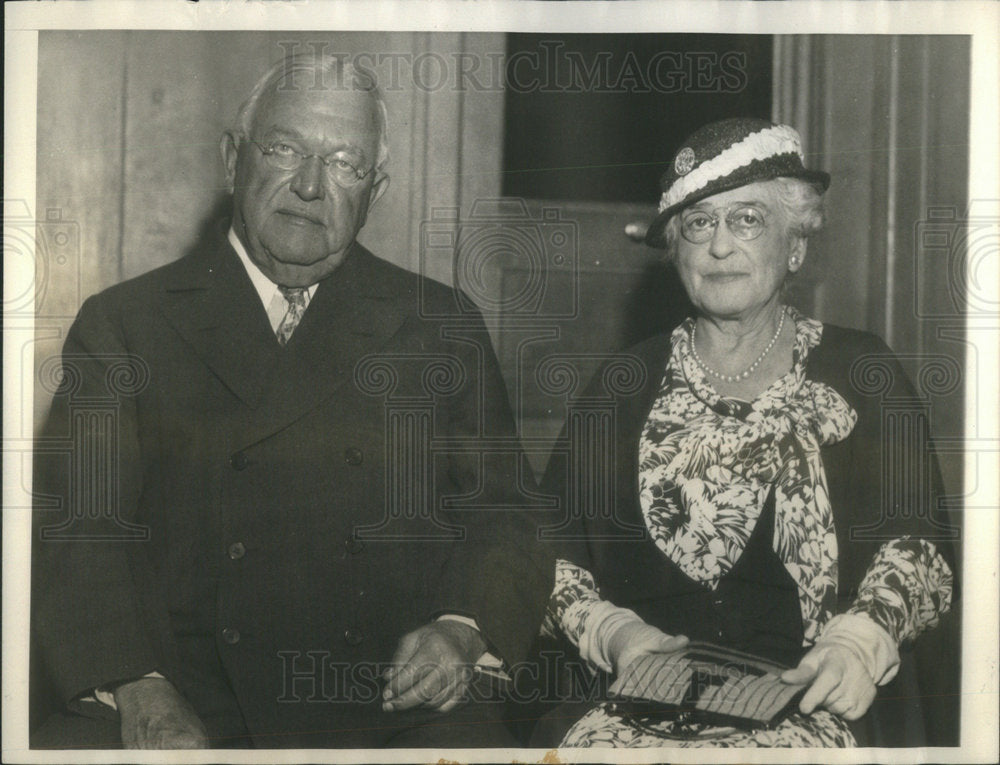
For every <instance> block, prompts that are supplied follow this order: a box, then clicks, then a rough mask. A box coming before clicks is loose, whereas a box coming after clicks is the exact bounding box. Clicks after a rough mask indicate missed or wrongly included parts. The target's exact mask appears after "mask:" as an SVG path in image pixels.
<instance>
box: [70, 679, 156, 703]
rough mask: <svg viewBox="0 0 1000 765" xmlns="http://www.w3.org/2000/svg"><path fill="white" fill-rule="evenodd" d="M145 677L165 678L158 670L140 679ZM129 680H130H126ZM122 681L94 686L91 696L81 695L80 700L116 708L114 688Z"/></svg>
mask: <svg viewBox="0 0 1000 765" xmlns="http://www.w3.org/2000/svg"><path fill="white" fill-rule="evenodd" d="M147 677H158V678H159V679H160V680H166V678H165V677H164V676H163V675H161V674H160V673H159V672H150V673H149V674H148V675H143V676H142V678H140V679H145V678H147ZM126 682H131V681H126ZM121 684H122V683H114V684H112V685H105V686H102V687H100V688H94V693H93V695H91V696H83V697H82V699H81V701H91V700H93V701H96V702H98V703H100V704H104V705H105V706H109V707H111V708H112V709H115V710H117V709H118V705H117V704H116V703H115V688H117V687H118V686H119V685H121Z"/></svg>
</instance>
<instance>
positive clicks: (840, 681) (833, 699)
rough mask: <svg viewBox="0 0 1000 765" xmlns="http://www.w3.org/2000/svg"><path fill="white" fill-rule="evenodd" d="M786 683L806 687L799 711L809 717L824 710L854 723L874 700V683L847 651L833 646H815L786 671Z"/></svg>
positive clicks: (784, 675)
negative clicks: (807, 685)
mask: <svg viewBox="0 0 1000 765" xmlns="http://www.w3.org/2000/svg"><path fill="white" fill-rule="evenodd" d="M781 679H782V680H784V681H785V682H786V683H798V684H803V683H808V684H809V690H807V691H806V693H805V695H804V696H803V697H802V700H801V701H800V702H799V710H800V711H801V712H802V713H803V714H809V713H810V712H812V711H813V710H814V709H816V707H820V706H821V707H824V708H826V709H828V710H829V711H831V712H833V713H834V714H836V715H840V716H841V717H843V718H844V719H845V720H857V719H858V718H859V717H861V716H862V715H863V714H864V713H865V712H867V711H868V707H870V706H871V705H872V702H873V701H874V700H875V681H874V680H872V677H871V675H869V674H868V670H867V669H865V666H864V664H863V663H862V662H861V660H860V659H859V658H858V657H857V656H856V655H855V654H854V652H853V651H851V650H850V649H849V648H847V647H846V646H843V645H838V644H836V643H831V644H826V645H824V644H823V643H822V642H820V643H818V644H817V645H816V647H815V648H813V649H812V650H811V651H810V652H809V653H807V654H806V655H805V656H804V657H803V658H802V661H801V662H799V666H798V667H796V668H795V669H788V670H785V671H784V672H783V673H782V675H781Z"/></svg>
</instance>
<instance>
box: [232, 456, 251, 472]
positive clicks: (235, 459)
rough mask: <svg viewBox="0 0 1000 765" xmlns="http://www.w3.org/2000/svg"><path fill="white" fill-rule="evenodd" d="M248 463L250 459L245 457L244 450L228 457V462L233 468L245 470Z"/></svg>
mask: <svg viewBox="0 0 1000 765" xmlns="http://www.w3.org/2000/svg"><path fill="white" fill-rule="evenodd" d="M249 463H250V460H248V459H247V455H246V454H245V453H244V452H236V454H234V455H233V456H232V457H230V458H229V464H230V465H232V467H233V470H245V469H246V466H247V465H248V464H249Z"/></svg>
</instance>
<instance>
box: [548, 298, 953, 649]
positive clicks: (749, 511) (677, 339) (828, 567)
mask: <svg viewBox="0 0 1000 765" xmlns="http://www.w3.org/2000/svg"><path fill="white" fill-rule="evenodd" d="M786 310H787V311H788V312H789V317H790V318H792V319H793V320H794V322H795V343H794V348H793V353H792V368H791V370H790V371H789V372H788V373H786V374H785V375H783V376H782V377H780V378H779V379H777V380H776V381H775V382H774V383H773V384H772V385H771V386H770V387H769V388H768V389H767V390H766V391H764V392H763V393H762V394H761V395H760V396H758V398H757V399H756V400H754V401H753V402H745V401H740V400H735V399H726V398H723V397H720V396H719V394H718V393H717V392H716V391H715V390H714V388H713V387H712V386H711V384H710V383H709V381H708V380H707V378H706V376H705V373H704V372H703V371H702V370H701V368H700V367H699V366H698V364H697V362H696V361H695V360H694V358H693V355H692V354H691V353H690V350H689V343H690V330H691V320H690V319H689V320H688V321H687V322H685V323H684V324H682V325H681V326H679V327H678V328H677V329H676V330H674V333H673V335H672V338H671V340H672V352H671V356H670V360H669V362H668V365H667V370H666V374H665V375H664V380H663V383H662V385H661V389H660V393H659V395H658V397H657V398H656V400H655V402H654V404H653V407H652V410H651V411H650V413H649V415H648V418H647V420H646V423H645V427H644V428H643V431H642V436H641V441H640V444H639V488H640V504H641V507H642V513H643V518H644V520H645V524H646V527H647V529H648V530H649V533H650V535H651V537H652V539H653V541H654V542H655V544H656V546H657V548H658V549H659V550H660V551H661V552H662V553H663V554H664V555H665V556H666V557H667V558H669V559H670V560H671V561H672V562H673V563H674V564H676V565H677V566H678V568H680V569H681V570H682V571H683V572H684V573H685V574H686V575H687V576H688V577H690V578H691V579H692V580H694V581H697V582H700V583H702V584H703V585H705V586H707V587H709V588H714V587H715V586H717V584H718V582H719V579H720V578H721V577H722V576H723V575H724V574H725V573H726V572H728V571H729V570H730V569H731V568H732V567H733V565H734V564H735V563H736V561H737V560H738V559H739V557H740V555H741V553H742V552H743V549H744V547H745V546H746V544H747V541H748V540H749V538H750V535H751V534H752V532H753V529H754V526H755V525H756V523H757V520H758V518H759V516H760V513H761V509H762V507H763V505H764V501H765V499H766V498H767V494H768V492H769V491H770V490H771V487H772V486H773V487H774V490H775V503H776V504H775V529H774V538H773V549H774V550H775V552H776V553H777V554H778V556H779V558H780V559H781V561H782V562H783V564H784V566H785V569H786V570H787V571H788V573H789V574H790V575H791V577H792V579H793V580H794V581H795V582H796V583H797V584H798V591H799V605H800V608H801V615H802V622H803V627H804V631H805V637H804V640H803V645H805V646H809V645H812V644H813V643H814V642H815V641H816V639H817V638H818V637H819V636H820V634H821V633H822V631H823V627H824V626H825V625H826V623H827V622H828V621H829V620H830V619H831V618H832V617H833V616H834V615H835V609H836V595H837V558H838V555H837V537H836V533H835V528H834V518H833V510H832V508H831V506H830V499H829V494H828V491H827V484H826V474H825V472H824V470H823V461H822V459H821V455H820V449H821V447H823V446H825V445H828V444H833V443H837V442H839V441H842V440H843V439H845V438H846V437H847V436H848V435H849V434H850V433H851V431H852V430H853V428H854V425H855V423H856V421H857V414H856V413H855V411H854V410H853V409H852V408H851V406H850V405H849V404H848V403H847V402H846V401H845V400H844V399H843V397H842V396H840V394H839V393H837V392H836V391H835V390H833V389H832V388H831V387H829V386H828V385H825V384H823V383H820V382H816V381H812V380H808V379H806V376H805V370H806V359H807V358H808V355H809V351H810V349H812V348H814V347H816V345H818V344H819V341H820V338H821V336H822V332H823V325H822V324H821V323H820V322H818V321H815V320H813V319H809V318H807V317H805V316H803V315H801V314H800V313H798V312H797V311H795V309H793V308H787V309H786ZM951 593H952V572H951V570H950V568H949V567H948V564H947V563H946V562H945V560H944V558H943V557H942V556H941V555H940V553H939V552H938V551H937V550H936V548H935V546H934V544H933V543H931V542H928V541H926V540H922V539H912V538H908V537H901V538H898V539H894V540H891V541H888V542H886V543H885V544H884V545H883V546H882V547H881V548H880V549H879V551H878V553H877V554H876V555H875V557H874V559H873V560H872V561H871V564H870V566H869V567H868V570H867V573H866V575H865V577H864V579H863V581H862V583H861V585H860V588H859V591H858V596H857V598H856V599H855V601H854V603H853V604H852V606H851V607H850V609H849V610H848V613H863V614H865V615H867V616H868V617H870V618H871V619H872V620H873V621H874V622H875V623H876V624H878V625H879V626H881V627H882V628H884V629H885V630H886V631H887V632H888V633H889V635H890V636H891V637H892V638H893V640H895V641H896V643H897V645H898V644H899V643H900V642H902V641H903V640H906V639H910V638H914V637H916V636H917V635H918V634H919V633H920V632H922V631H924V630H926V629H928V628H930V627H933V626H934V625H935V624H936V623H937V621H938V618H939V617H940V616H941V615H942V614H944V613H945V612H947V611H948V610H949V608H950V605H951ZM601 602H602V600H601V597H600V593H599V590H598V587H597V585H596V583H595V582H594V578H593V576H592V575H591V574H590V573H589V572H588V571H586V570H585V569H583V568H580V567H579V566H576V565H574V564H572V563H570V562H568V561H565V560H559V561H558V562H557V565H556V582H555V588H554V590H553V593H552V599H551V601H550V603H549V608H548V612H547V615H546V620H545V624H544V625H543V631H545V632H548V633H549V634H555V633H557V632H562V633H563V634H565V635H566V636H567V637H568V638H569V639H570V640H571V641H572V642H573V643H574V644H575V645H577V646H579V644H580V639H581V637H582V635H583V631H584V629H585V625H586V621H587V617H588V616H589V615H590V613H592V611H593V609H594V608H595V607H596V606H597V605H598V604H600V603H601Z"/></svg>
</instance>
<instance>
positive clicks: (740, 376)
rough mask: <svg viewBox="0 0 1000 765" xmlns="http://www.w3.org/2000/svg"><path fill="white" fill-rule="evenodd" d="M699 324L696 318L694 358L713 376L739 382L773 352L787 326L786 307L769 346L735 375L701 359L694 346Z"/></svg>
mask: <svg viewBox="0 0 1000 765" xmlns="http://www.w3.org/2000/svg"><path fill="white" fill-rule="evenodd" d="M697 326H698V322H697V320H695V321H694V322H693V323H692V324H691V343H690V345H691V353H692V355H693V356H694V360H695V361H697V362H698V366H700V367H701V368H702V369H703V370H705V371H706V372H708V373H709V374H710V375H712V377H715V378H717V379H719V380H722V381H723V382H727V383H734V382H739V381H740V380H746V379H747V378H748V377H749V376H750V375H752V374H753V372H754V370H755V369H756V368H757V367H758V366H760V362H762V361H763V360H764V357H765V356H767V354H768V353H770V352H771V349H772V348H773V347H774V344H775V343H776V342H778V337H779V336H780V335H781V329H782V327H784V326H785V309H784V308H782V309H781V319H779V320H778V328H777V329H776V330H775V331H774V337H772V338H771V342H769V343H768V344H767V346H766V347H765V348H764V350H763V351H761V354H760V356H758V357H757V358H756V360H755V361H754V362H753V364H751V365H750V366H748V367H747V368H746V369H744V370H743V371H742V372H739V373H738V374H735V375H724V374H722V373H721V372H716V371H715V370H714V369H712V368H711V367H710V366H709V365H708V364H706V363H705V362H704V361H702V360H701V356H699V355H698V349H697V348H695V347H694V330H695V328H696V327H697Z"/></svg>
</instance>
